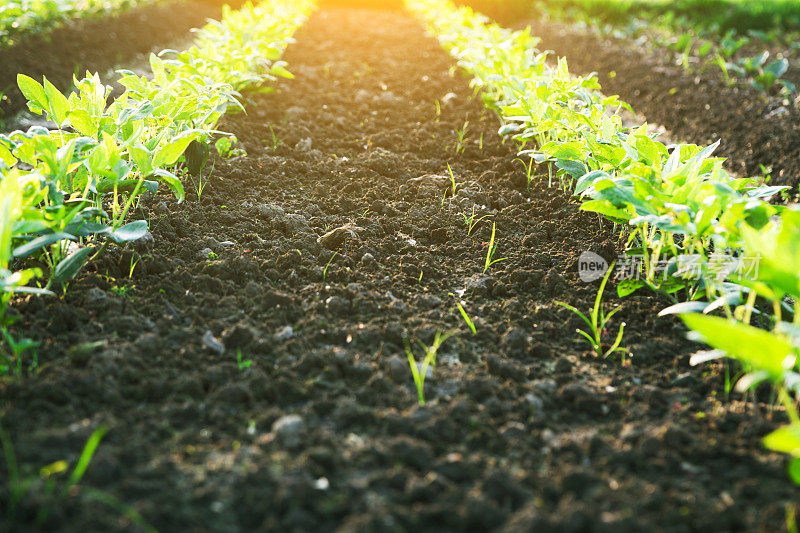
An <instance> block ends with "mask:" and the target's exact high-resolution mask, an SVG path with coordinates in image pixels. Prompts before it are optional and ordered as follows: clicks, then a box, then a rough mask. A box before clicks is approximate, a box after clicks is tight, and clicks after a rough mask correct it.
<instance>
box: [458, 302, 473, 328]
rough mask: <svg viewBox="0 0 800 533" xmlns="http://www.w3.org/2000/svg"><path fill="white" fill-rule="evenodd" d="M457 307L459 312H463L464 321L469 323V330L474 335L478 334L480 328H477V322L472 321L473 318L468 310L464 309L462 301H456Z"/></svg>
mask: <svg viewBox="0 0 800 533" xmlns="http://www.w3.org/2000/svg"><path fill="white" fill-rule="evenodd" d="M456 307H458V312H459V313H461V317H462V318H463V319H464V322H466V323H467V327H469V330H470V331H471V332H472V334H473V335H477V334H478V330H477V329H476V328H475V323H474V322H472V319H471V318H470V317H469V315H468V314H467V311H466V309H464V306H463V305H461V303H459V302H456Z"/></svg>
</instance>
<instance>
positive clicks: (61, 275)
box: [53, 247, 94, 283]
mask: <svg viewBox="0 0 800 533" xmlns="http://www.w3.org/2000/svg"><path fill="white" fill-rule="evenodd" d="M92 252H94V248H91V247H88V248H81V249H80V250H78V251H77V252H75V253H74V254H72V255H71V256H69V257H67V258H66V259H64V260H63V261H61V262H60V263H59V264H58V265H56V268H55V270H53V281H55V282H57V283H64V282H65V281H69V280H70V279H72V278H73V277H75V274H77V273H78V272H79V271H80V269H81V268H82V267H83V265H84V264H86V261H88V260H89V256H91V255H92Z"/></svg>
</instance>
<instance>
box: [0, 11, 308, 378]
mask: <svg viewBox="0 0 800 533" xmlns="http://www.w3.org/2000/svg"><path fill="white" fill-rule="evenodd" d="M312 7H313V2H312V0H300V1H297V0H292V1H290V0H267V1H266V2H263V3H261V4H259V5H257V6H254V5H252V4H249V3H248V4H247V5H245V6H244V7H243V8H242V9H241V10H239V11H232V10H231V9H229V8H227V7H226V8H225V10H224V12H223V17H222V20H221V21H219V22H217V21H210V22H209V23H208V25H206V26H205V27H204V28H202V29H201V30H199V31H198V32H197V38H196V40H195V43H194V46H192V47H191V48H189V49H187V50H185V51H182V52H176V51H174V50H165V51H163V52H161V54H159V55H158V56H157V55H154V54H151V56H150V66H151V68H152V76H151V77H144V76H137V75H135V74H134V73H133V72H130V71H120V74H121V77H120V78H119V83H120V84H121V85H122V86H123V87H124V88H125V91H124V93H123V94H122V95H121V96H119V97H118V98H116V99H115V100H114V101H113V102H111V103H109V94H110V87H107V86H105V85H104V84H103V83H102V82H101V80H100V78H99V76H98V75H97V74H89V73H87V75H86V77H84V78H83V79H80V80H78V79H76V80H75V82H74V85H75V90H74V91H72V92H71V93H70V94H68V95H65V94H63V93H61V92H60V91H59V90H58V89H57V88H56V87H55V86H53V84H52V83H50V82H49V81H48V80H47V79H46V78H45V79H44V80H43V83H39V82H38V81H36V80H34V79H32V78H30V77H27V76H24V75H19V77H18V83H19V87H20V90H21V92H22V93H23V94H24V95H25V97H26V98H27V102H28V107H29V109H30V110H31V112H33V113H34V114H37V115H43V116H45V117H46V118H47V119H48V120H49V121H51V122H52V123H54V124H55V125H56V128H54V129H46V128H44V127H41V126H34V127H31V128H30V129H29V130H27V131H14V132H11V133H9V134H4V135H0V332H2V334H3V336H4V338H5V345H3V344H1V343H0V374H2V373H14V374H18V375H19V374H22V373H23V372H24V371H25V370H26V369H25V368H23V357H22V351H24V350H25V349H27V348H29V347H30V345H29V344H28V343H21V342H19V341H16V340H15V339H13V338H12V337H11V335H10V334H9V333H8V326H9V325H10V324H11V322H12V321H13V317H11V316H10V314H9V313H7V307H8V304H9V302H10V300H11V298H12V297H13V296H14V295H15V294H19V293H31V294H36V295H43V294H53V293H54V292H55V291H63V290H65V289H66V285H67V284H68V283H69V280H70V279H72V278H73V277H74V276H75V275H76V274H77V273H78V271H79V270H80V269H81V268H83V267H84V266H85V265H86V264H87V263H89V262H91V261H92V260H94V259H95V258H97V257H98V256H99V255H100V254H102V253H103V251H104V250H106V249H107V248H108V247H109V246H123V245H126V244H127V243H131V242H134V241H137V240H138V239H141V238H143V237H144V236H145V235H146V234H147V232H148V223H147V221H145V220H129V218H130V217H129V215H130V214H131V213H132V212H134V211H135V209H136V207H137V205H138V202H139V201H140V199H141V196H142V194H144V193H145V192H150V193H156V192H157V191H158V189H159V188H160V187H161V186H165V187H167V188H169V189H170V190H171V191H172V193H173V194H174V195H175V197H176V198H177V200H178V201H179V202H181V201H183V199H184V196H185V192H184V185H183V181H182V180H183V178H184V177H186V176H187V175H188V176H197V177H198V179H201V172H202V169H203V166H204V164H205V162H206V160H207V159H208V157H209V153H210V150H211V149H212V148H211V147H212V146H216V148H217V150H219V151H220V153H221V154H222V155H223V156H224V155H226V154H227V153H228V152H230V151H231V145H232V143H233V142H235V138H233V137H232V136H231V135H228V134H226V133H223V132H220V131H218V130H217V129H216V126H217V123H218V121H219V120H220V118H221V117H222V116H223V115H224V114H225V113H226V112H228V111H233V110H236V109H243V108H242V103H241V99H242V91H254V90H260V91H265V90H268V88H267V87H265V84H266V83H268V82H270V81H272V80H275V79H276V78H277V77H278V76H282V77H291V74H290V73H289V72H288V71H287V70H286V64H285V62H283V61H280V57H281V54H282V52H283V50H284V49H285V47H286V45H287V44H288V43H289V42H290V40H291V36H292V34H293V33H294V31H295V29H296V28H298V27H299V25H300V24H301V23H302V22H303V21H304V19H305V17H306V15H307V14H308V12H309V10H310V9H311V8H312Z"/></svg>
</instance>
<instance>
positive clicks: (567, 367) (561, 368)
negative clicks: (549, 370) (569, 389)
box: [554, 357, 572, 374]
mask: <svg viewBox="0 0 800 533" xmlns="http://www.w3.org/2000/svg"><path fill="white" fill-rule="evenodd" d="M554 370H555V371H556V373H557V374H568V373H569V372H572V363H570V362H569V360H568V359H567V358H566V357H562V358H561V359H559V360H558V361H556V366H555V368H554Z"/></svg>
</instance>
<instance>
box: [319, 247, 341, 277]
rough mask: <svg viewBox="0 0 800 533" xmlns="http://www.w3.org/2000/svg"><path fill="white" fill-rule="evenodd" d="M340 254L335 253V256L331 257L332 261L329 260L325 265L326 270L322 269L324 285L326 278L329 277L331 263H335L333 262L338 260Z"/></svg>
mask: <svg viewBox="0 0 800 533" xmlns="http://www.w3.org/2000/svg"><path fill="white" fill-rule="evenodd" d="M338 254H339V252H338V251H336V252H333V255H332V256H331V258H330V259H328V262H327V263H326V264H325V268H324V269H322V283H325V278H326V277H328V269H329V268H330V266H331V263H333V260H334V259H336V256H337V255H338Z"/></svg>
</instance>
